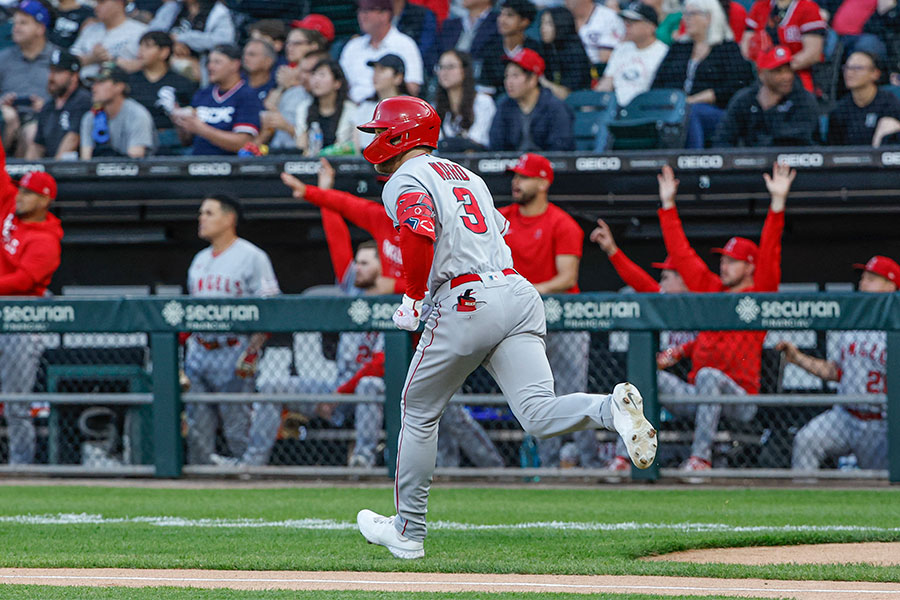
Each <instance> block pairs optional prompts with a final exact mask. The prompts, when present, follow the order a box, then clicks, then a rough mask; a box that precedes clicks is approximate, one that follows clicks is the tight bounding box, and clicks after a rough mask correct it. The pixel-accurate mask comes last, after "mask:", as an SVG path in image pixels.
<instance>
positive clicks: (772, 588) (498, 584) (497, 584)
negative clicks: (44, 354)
mask: <svg viewBox="0 0 900 600" xmlns="http://www.w3.org/2000/svg"><path fill="white" fill-rule="evenodd" d="M0 579H9V580H22V579H27V580H31V581H41V580H47V581H51V580H66V581H72V582H76V581H145V582H149V583H173V582H176V583H224V584H229V583H262V584H272V583H281V584H285V583H293V584H298V583H311V584H323V583H327V584H334V585H338V584H340V585H372V586H398V585H402V586H455V587H491V588H502V587H513V588H546V589H566V588H568V589H585V590H587V589H592V590H607V591H612V590H620V591H629V592H635V591H706V592H751V593H763V592H765V593H804V594H809V593H814V594H848V593H849V594H883V595H892V596H893V595H897V596H900V590H883V589H881V590H871V589H869V590H867V589H815V588H806V589H804V588H790V587H784V588H782V587H778V585H777V583H774V582H769V583H768V584H766V585H765V586H763V587H747V586H737V587H726V586H710V587H703V586H686V585H640V584H636V585H634V584H628V585H603V584H590V583H587V584H585V583H534V582H525V581H417V580H410V581H385V580H379V579H324V578H322V579H318V578H283V579H276V578H266V577H221V578H220V577H161V576H155V577H139V576H131V575H129V576H125V575H105V576H104V575H42V574H33V575H0ZM773 583H774V585H773ZM223 587H227V585H226V586H223Z"/></svg>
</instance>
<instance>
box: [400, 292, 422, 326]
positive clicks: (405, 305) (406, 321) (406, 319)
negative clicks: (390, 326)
mask: <svg viewBox="0 0 900 600" xmlns="http://www.w3.org/2000/svg"><path fill="white" fill-rule="evenodd" d="M421 318H422V301H421V300H413V299H412V298H410V297H409V296H407V295H406V294H403V302H401V303H400V306H399V307H398V308H397V310H396V311H394V325H396V326H397V327H398V328H400V329H405V330H406V331H415V330H416V329H418V328H419V320H420V319H421Z"/></svg>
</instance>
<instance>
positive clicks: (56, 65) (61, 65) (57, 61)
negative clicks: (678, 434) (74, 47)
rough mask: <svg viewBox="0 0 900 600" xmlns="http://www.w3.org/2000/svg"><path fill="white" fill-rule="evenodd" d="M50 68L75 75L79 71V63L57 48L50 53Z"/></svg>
mask: <svg viewBox="0 0 900 600" xmlns="http://www.w3.org/2000/svg"><path fill="white" fill-rule="evenodd" d="M50 68H51V69H55V70H57V71H71V72H72V73H77V72H78V71H79V70H80V69H81V62H80V61H79V60H78V59H77V58H75V57H74V56H72V55H71V54H70V53H68V52H66V51H65V50H60V49H59V48H57V49H56V50H54V51H53V52H51V53H50Z"/></svg>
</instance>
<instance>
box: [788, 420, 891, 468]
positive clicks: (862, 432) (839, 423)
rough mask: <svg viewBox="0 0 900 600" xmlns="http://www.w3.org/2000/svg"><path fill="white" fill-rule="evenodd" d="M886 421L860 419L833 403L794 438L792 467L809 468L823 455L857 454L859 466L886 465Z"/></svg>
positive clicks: (818, 464) (815, 464) (815, 465)
mask: <svg viewBox="0 0 900 600" xmlns="http://www.w3.org/2000/svg"><path fill="white" fill-rule="evenodd" d="M887 446H888V438H887V421H886V420H884V419H873V420H871V421H863V420H862V419H858V418H856V417H854V416H853V415H851V414H850V413H848V412H847V410H846V409H845V408H844V407H843V406H835V407H833V408H832V409H831V410H829V411H827V412H823V413H822V414H820V415H818V416H816V417H815V418H813V419H812V420H811V421H810V422H809V423H807V424H806V425H804V426H803V427H802V428H801V429H800V431H798V432H797V435H796V437H794V451H793V454H792V455H791V468H792V469H798V470H804V471H809V470H812V469H818V468H820V467H821V466H822V461H823V460H825V459H826V458H829V457H831V458H833V457H836V456H844V455H847V454H850V453H851V452H852V453H853V454H855V455H856V461H857V464H858V465H859V468H860V469H887V468H888V460H887V454H888V448H887Z"/></svg>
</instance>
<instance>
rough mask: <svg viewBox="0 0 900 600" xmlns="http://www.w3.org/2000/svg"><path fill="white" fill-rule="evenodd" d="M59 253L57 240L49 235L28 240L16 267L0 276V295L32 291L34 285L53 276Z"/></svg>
mask: <svg viewBox="0 0 900 600" xmlns="http://www.w3.org/2000/svg"><path fill="white" fill-rule="evenodd" d="M60 253H61V250H60V246H59V241H58V240H56V239H54V238H52V237H50V236H41V237H38V238H35V239H32V240H30V241H29V242H28V244H27V245H26V246H25V247H24V248H23V249H22V256H21V258H20V259H19V264H18V268H16V270H15V271H13V272H12V273H7V274H6V275H3V276H0V296H8V295H19V294H28V293H32V291H33V290H34V288H35V286H36V285H39V284H41V283H42V282H44V281H48V280H49V279H50V278H51V277H52V276H53V273H54V272H55V271H56V269H57V268H58V267H59V262H60Z"/></svg>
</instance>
